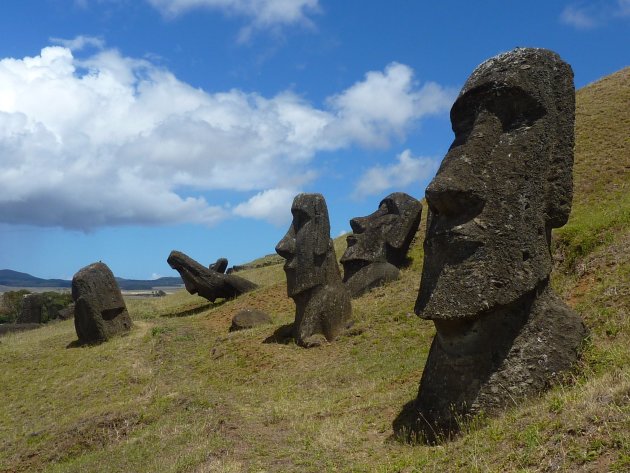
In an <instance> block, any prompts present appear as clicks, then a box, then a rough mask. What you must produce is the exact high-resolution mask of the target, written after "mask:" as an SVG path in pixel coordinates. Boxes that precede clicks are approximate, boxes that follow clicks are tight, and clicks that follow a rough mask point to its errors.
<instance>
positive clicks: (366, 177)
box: [354, 149, 439, 198]
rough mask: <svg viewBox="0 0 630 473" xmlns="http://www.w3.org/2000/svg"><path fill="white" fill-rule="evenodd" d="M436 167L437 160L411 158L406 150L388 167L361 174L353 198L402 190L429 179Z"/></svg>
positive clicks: (369, 170) (380, 167)
mask: <svg viewBox="0 0 630 473" xmlns="http://www.w3.org/2000/svg"><path fill="white" fill-rule="evenodd" d="M438 165H439V160H438V159H434V158H425V157H420V156H419V157H413V156H412V154H411V151H410V150H408V149H406V150H404V151H403V152H402V153H400V154H399V155H398V156H397V157H396V162H395V163H393V164H391V165H389V166H375V167H373V168H370V169H368V170H367V171H366V172H365V173H363V175H362V176H361V177H360V178H359V180H358V182H357V184H356V187H355V190H354V196H355V197H356V198H363V197H365V196H368V195H377V194H381V193H383V191H385V190H387V189H401V188H404V187H405V186H408V185H409V184H412V183H414V182H419V181H421V180H423V179H426V178H428V177H431V176H432V175H433V174H434V173H435V171H436V170H437V168H438Z"/></svg>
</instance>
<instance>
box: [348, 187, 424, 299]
mask: <svg viewBox="0 0 630 473" xmlns="http://www.w3.org/2000/svg"><path fill="white" fill-rule="evenodd" d="M421 215H422V205H421V204H420V201H419V200H417V199H414V198H413V197H411V196H410V195H408V194H405V193H404V192H394V193H393V194H390V195H388V196H387V197H385V198H384V199H383V200H382V201H381V203H380V204H379V206H378V209H377V210H376V212H374V213H372V214H370V215H368V216H366V217H355V218H353V219H352V220H350V226H351V227H352V234H351V235H348V237H347V238H346V241H347V243H348V248H347V249H346V251H345V252H344V254H343V256H342V257H341V264H342V265H343V282H344V284H345V285H346V287H347V288H348V290H349V291H350V295H351V296H352V297H358V296H360V295H361V294H364V293H365V292H367V291H369V290H370V289H372V288H374V287H377V286H381V285H383V284H384V283H386V282H389V281H394V280H396V279H398V277H399V276H400V270H399V268H401V267H403V266H404V265H405V263H406V259H407V252H408V251H409V245H411V241H412V240H413V237H414V236H415V234H416V231H418V226H419V225H420V217H421Z"/></svg>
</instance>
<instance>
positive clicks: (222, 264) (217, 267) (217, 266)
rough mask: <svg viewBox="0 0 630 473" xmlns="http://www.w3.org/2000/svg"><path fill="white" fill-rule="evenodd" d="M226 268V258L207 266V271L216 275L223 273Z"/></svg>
mask: <svg viewBox="0 0 630 473" xmlns="http://www.w3.org/2000/svg"><path fill="white" fill-rule="evenodd" d="M227 267H228V260H227V258H219V259H218V260H216V262H214V263H212V264H211V265H210V266H208V269H209V270H211V271H216V272H217V273H221V274H223V273H225V270H226V269H227Z"/></svg>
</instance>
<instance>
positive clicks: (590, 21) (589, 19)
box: [560, 0, 630, 30]
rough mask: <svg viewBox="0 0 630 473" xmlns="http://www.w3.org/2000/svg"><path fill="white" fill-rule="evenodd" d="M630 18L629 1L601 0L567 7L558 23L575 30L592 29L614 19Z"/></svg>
mask: <svg viewBox="0 0 630 473" xmlns="http://www.w3.org/2000/svg"><path fill="white" fill-rule="evenodd" d="M619 18H621V19H627V18H630V0H603V1H599V2H590V3H588V2H578V3H574V4H571V5H567V6H566V7H565V8H564V9H563V10H562V12H561V13H560V21H561V22H562V23H564V24H566V25H570V26H573V27H574V28H577V29H582V30H586V29H592V28H597V27H599V26H602V25H604V24H606V23H608V22H610V21H613V20H616V19H619Z"/></svg>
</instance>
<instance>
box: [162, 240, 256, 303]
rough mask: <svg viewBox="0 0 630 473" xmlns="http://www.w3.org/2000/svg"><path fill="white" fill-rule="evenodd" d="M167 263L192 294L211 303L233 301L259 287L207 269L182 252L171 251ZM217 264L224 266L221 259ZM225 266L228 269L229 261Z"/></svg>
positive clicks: (242, 279) (239, 278)
mask: <svg viewBox="0 0 630 473" xmlns="http://www.w3.org/2000/svg"><path fill="white" fill-rule="evenodd" d="M166 261H167V263H168V264H169V266H170V267H171V268H173V269H175V270H176V271H177V272H178V273H179V274H180V275H181V277H182V280H183V281H184V286H185V287H186V290H187V291H188V292H189V293H190V294H198V295H199V296H201V297H204V298H206V299H208V300H209V301H210V302H214V301H215V300H217V299H219V298H223V299H233V298H235V297H238V296H240V295H241V294H243V293H245V292H248V291H251V290H254V289H256V288H257V287H258V286H257V285H256V284H254V283H253V282H251V281H248V280H247V279H244V278H241V277H239V276H234V275H231V274H223V273H222V272H218V271H215V270H213V269H209V268H206V267H205V266H203V265H202V264H201V263H198V262H197V261H195V260H194V259H192V258H191V257H189V256H188V255H185V254H184V253H182V252H181V251H175V250H173V251H171V254H170V255H168V258H167V260H166ZM215 264H219V267H220V266H222V264H221V260H220V259H219V260H217V263H215ZM225 266H226V267H227V260H225Z"/></svg>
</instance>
